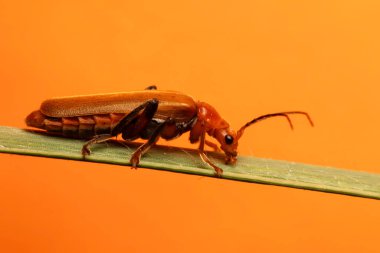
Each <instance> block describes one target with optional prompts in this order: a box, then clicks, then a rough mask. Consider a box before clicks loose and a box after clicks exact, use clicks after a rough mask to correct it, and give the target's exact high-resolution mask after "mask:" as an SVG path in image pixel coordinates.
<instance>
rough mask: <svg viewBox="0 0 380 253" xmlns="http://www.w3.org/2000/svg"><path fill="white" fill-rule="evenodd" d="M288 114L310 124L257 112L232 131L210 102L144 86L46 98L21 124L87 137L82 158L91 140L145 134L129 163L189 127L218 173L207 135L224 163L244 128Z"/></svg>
mask: <svg viewBox="0 0 380 253" xmlns="http://www.w3.org/2000/svg"><path fill="white" fill-rule="evenodd" d="M290 114H301V115H304V116H306V118H307V119H308V121H309V122H310V124H311V125H313V122H312V120H311V118H310V116H309V115H308V114H307V113H306V112H301V111H288V112H279V113H272V114H266V115H262V116H260V117H257V118H255V119H253V120H251V121H249V122H248V123H246V124H245V125H243V126H242V127H241V128H240V129H239V130H238V131H234V130H232V129H231V128H230V125H229V124H228V123H227V121H225V120H224V119H223V118H222V117H221V116H220V115H219V113H218V112H217V111H216V110H215V109H214V107H212V106H211V105H209V104H207V103H205V102H199V101H195V100H194V99H193V98H192V97H190V96H188V95H185V94H183V93H180V92H177V91H161V90H157V87H156V86H149V87H148V88H146V89H145V90H143V91H134V92H126V93H111V94H99V95H87V96H75V97H62V98H53V99H49V100H46V101H44V102H43V103H42V104H41V107H40V109H39V110H37V111H34V112H32V113H31V114H30V115H29V116H28V117H27V118H26V124H27V125H28V126H31V127H36V128H40V129H44V130H46V131H47V132H48V133H54V134H61V135H63V136H65V137H69V138H83V139H88V141H87V142H86V143H85V144H84V145H83V147H82V155H83V157H84V158H85V156H86V155H89V154H90V146H91V145H93V144H95V143H101V142H104V141H107V140H109V139H111V138H113V137H115V136H117V135H119V134H121V135H122V138H123V139H124V140H127V141H133V140H135V139H137V138H142V139H145V140H147V141H146V142H145V143H144V144H142V145H141V146H140V147H139V148H138V149H137V150H136V151H135V152H134V153H133V155H132V157H131V160H130V162H131V165H132V167H134V168H136V167H137V166H138V164H139V162H140V159H141V156H142V155H143V154H144V153H146V152H147V151H148V150H149V149H150V148H151V147H152V146H153V145H155V143H156V142H157V141H158V139H159V138H164V139H166V140H171V139H174V138H176V137H178V136H180V135H182V134H183V133H185V132H187V131H190V142H191V143H197V142H199V147H198V153H199V156H200V157H201V159H202V160H203V161H204V162H205V163H206V164H208V165H209V166H211V167H212V168H214V170H215V173H216V175H217V176H221V175H222V173H223V170H222V169H221V168H219V167H218V166H217V165H215V164H214V163H212V162H211V161H210V159H209V158H208V157H207V155H206V153H205V148H204V147H205V145H207V146H210V147H211V148H213V149H214V150H216V151H218V150H219V148H218V145H216V144H215V143H213V142H210V141H208V140H206V134H208V135H209V136H211V137H213V138H214V139H216V140H217V141H218V142H219V143H220V149H221V150H222V151H223V152H224V153H225V162H226V163H227V164H233V163H235V162H236V157H237V154H238V153H237V147H238V141H239V139H240V138H241V136H242V135H243V133H244V130H245V129H246V128H247V127H249V126H250V125H252V124H254V123H256V122H258V121H261V120H264V119H267V118H271V117H284V118H285V119H286V120H287V121H288V122H289V124H290V127H291V128H293V125H292V122H291V120H290V117H289V115H290Z"/></svg>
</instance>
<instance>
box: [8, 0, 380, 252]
mask: <svg viewBox="0 0 380 253" xmlns="http://www.w3.org/2000/svg"><path fill="white" fill-rule="evenodd" d="M379 10H380V2H379V1H374V0H373V1H370V0H363V1H343V0H335V1H327V0H322V1H301V0H296V1H281V0H270V1H234V2H230V1H224V2H221V1H208V0H206V1H191V2H189V1H169V0H168V1H6V0H2V1H0V57H1V58H0V84H1V95H0V97H1V99H0V112H1V120H0V124H1V125H9V126H15V127H25V125H24V118H25V116H26V115H27V114H28V113H29V112H30V111H32V110H34V109H37V108H38V107H39V104H40V102H41V101H43V100H44V99H47V98H50V97H54V96H66V95H80V94H90V93H105V92H116V91H130V90H140V89H143V88H144V87H146V86H148V85H152V84H156V85H157V86H158V87H159V88H160V89H170V90H179V91H182V92H185V93H188V94H191V95H192V96H194V97H195V98H197V99H199V100H202V101H207V102H209V103H210V104H212V105H214V106H215V107H216V108H217V109H218V111H219V112H220V113H221V114H222V115H223V117H224V118H225V119H227V120H228V121H229V122H230V123H231V125H232V126H235V128H238V127H240V126H241V125H242V124H243V123H245V122H246V121H248V120H250V119H252V118H253V117H255V116H258V115H261V114H265V113H271V112H278V111H285V110H304V111H307V112H309V113H310V114H311V115H312V117H313V119H314V121H315V123H316V127H315V128H310V127H309V126H308V124H307V122H306V120H305V119H303V118H302V117H297V116H295V117H294V124H295V128H296V129H295V131H294V132H292V131H290V130H289V127H288V125H287V124H286V122H284V121H283V120H276V119H273V120H268V121H266V122H263V123H260V124H258V125H256V126H254V127H251V128H250V129H249V130H247V131H246V133H245V136H244V138H243V139H242V140H241V141H240V149H239V150H240V153H241V154H246V155H255V156H258V157H269V158H275V159H283V160H291V161H298V162H304V163H311V164H319V165H330V166H335V167H342V168H348V169H354V170H364V171H370V172H377V173H380V160H379V159H378V153H379V152H378V145H379V143H380V135H379V129H380V117H378V115H379V113H380V106H379V83H380V74H379V66H380V60H379V59H380V35H379V34H380V33H379V25H380V16H379V15H378V14H379ZM187 138H188V135H185V136H182V137H181V138H180V139H179V140H178V141H177V140H176V141H174V142H171V143H168V144H172V145H184V146H186V147H190V146H192V145H190V144H188V141H187ZM161 143H162V144H165V142H163V141H162V142H161ZM192 147H194V148H196V146H192ZM126 159H128V158H126ZM0 164H1V169H0V251H1V252H157V251H162V252H231V251H233V252H253V251H257V252H263V251H264V252H328V251H329V252H336V251H342V252H343V251H344V252H359V251H360V252H380V246H379V244H378V241H379V228H380V201H376V200H370V199H360V198H354V197H348V196H339V195H332V194H326V193H319V192H311V191H303V190H297V189H288V188H283V187H274V186H266V185H258V184H248V183H239V182H231V181H225V180H218V179H213V178H205V177H199V176H189V175H183V174H175V173H168V172H160V171H155V170H146V169H140V170H137V171H133V170H130V169H129V168H127V167H123V166H114V165H105V164H93V163H83V162H75V161H66V160H58V159H45V158H37V157H26V156H16V155H6V154H1V155H0Z"/></svg>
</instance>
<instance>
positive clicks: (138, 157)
mask: <svg viewBox="0 0 380 253" xmlns="http://www.w3.org/2000/svg"><path fill="white" fill-rule="evenodd" d="M172 122H173V120H172V119H171V118H167V119H166V120H165V121H164V122H163V123H161V124H160V125H158V127H157V128H156V129H155V130H154V132H153V133H152V135H151V136H150V138H149V139H148V141H147V142H145V143H144V144H142V145H141V146H140V147H139V148H138V149H137V150H136V151H135V152H134V153H133V154H132V157H131V160H130V162H131V165H132V168H134V169H137V165H138V164H139V163H140V160H141V156H142V155H144V154H145V153H146V152H147V151H148V150H149V149H150V148H151V147H152V146H154V145H155V144H156V143H157V141H158V140H159V139H160V134H161V132H162V131H163V130H164V128H165V126H166V125H168V124H171V123H172Z"/></svg>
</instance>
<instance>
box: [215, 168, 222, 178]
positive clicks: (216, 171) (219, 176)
mask: <svg viewBox="0 0 380 253" xmlns="http://www.w3.org/2000/svg"><path fill="white" fill-rule="evenodd" d="M222 175H223V170H222V169H221V168H215V176H216V177H218V178H222Z"/></svg>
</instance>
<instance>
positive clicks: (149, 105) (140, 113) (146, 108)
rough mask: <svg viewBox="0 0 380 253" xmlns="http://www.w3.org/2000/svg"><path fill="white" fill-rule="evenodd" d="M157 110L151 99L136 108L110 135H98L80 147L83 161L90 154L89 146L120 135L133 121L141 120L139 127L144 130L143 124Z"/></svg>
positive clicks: (155, 103) (156, 102) (155, 102)
mask: <svg viewBox="0 0 380 253" xmlns="http://www.w3.org/2000/svg"><path fill="white" fill-rule="evenodd" d="M157 108H158V100H157V99H151V100H148V101H146V102H145V103H143V104H141V105H140V106H138V107H136V108H135V109H134V110H133V111H131V112H130V113H129V114H127V115H126V116H124V117H123V118H122V119H121V120H120V121H119V122H118V123H117V124H116V125H115V126H114V127H113V128H112V130H111V133H110V134H100V135H96V136H94V137H93V138H92V139H91V140H89V141H87V142H86V143H85V144H84V145H83V147H82V156H83V159H85V158H86V155H89V154H90V153H91V151H90V146H91V145H93V144H96V143H101V142H105V141H107V140H109V139H111V138H112V137H114V136H117V135H118V134H121V133H122V132H123V131H124V130H125V129H127V128H128V127H129V126H130V125H131V124H132V123H133V122H135V119H141V124H140V125H139V127H141V128H144V127H145V126H144V125H145V123H147V122H149V121H150V120H151V118H153V116H154V114H155V113H156V111H157Z"/></svg>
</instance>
